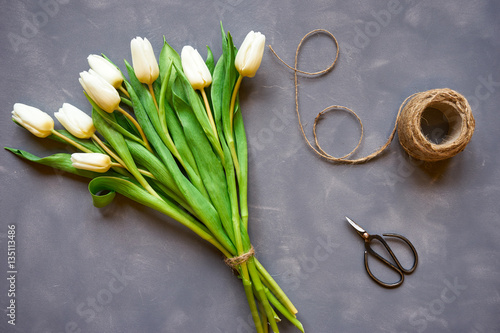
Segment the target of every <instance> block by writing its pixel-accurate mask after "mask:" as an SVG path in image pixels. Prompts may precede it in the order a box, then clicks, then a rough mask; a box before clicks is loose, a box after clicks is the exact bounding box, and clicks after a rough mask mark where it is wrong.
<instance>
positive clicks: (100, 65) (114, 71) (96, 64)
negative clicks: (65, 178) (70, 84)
mask: <svg viewBox="0 0 500 333" xmlns="http://www.w3.org/2000/svg"><path fill="white" fill-rule="evenodd" d="M87 60H88V62H89V66H90V68H92V69H93V70H94V71H95V72H96V73H97V74H99V75H100V76H101V77H102V78H103V79H104V80H106V81H108V83H109V84H111V85H112V86H113V87H114V88H119V87H120V86H121V85H122V83H123V76H122V73H121V72H120V70H119V69H118V68H116V66H115V65H113V64H112V63H111V62H109V61H108V60H107V59H105V58H104V57H102V56H100V55H97V54H91V55H89V56H88V57H87Z"/></svg>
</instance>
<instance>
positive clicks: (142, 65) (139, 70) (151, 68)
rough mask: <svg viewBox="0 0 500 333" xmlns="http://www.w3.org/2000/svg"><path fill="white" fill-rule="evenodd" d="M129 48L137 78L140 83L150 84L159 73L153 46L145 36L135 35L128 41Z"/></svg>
mask: <svg viewBox="0 0 500 333" xmlns="http://www.w3.org/2000/svg"><path fill="white" fill-rule="evenodd" d="M130 50H131V51H132V65H133V66H134V72H135V75H136V76H137V79H139V81H140V82H142V83H146V84H148V85H150V84H152V83H153V82H154V81H155V80H156V79H157V78H158V76H159V75H160V69H159V67H158V62H157V61H156V57H155V54H154V51H153V46H151V43H150V42H149V40H148V39H147V38H144V39H142V38H141V37H136V38H134V39H132V41H131V42H130Z"/></svg>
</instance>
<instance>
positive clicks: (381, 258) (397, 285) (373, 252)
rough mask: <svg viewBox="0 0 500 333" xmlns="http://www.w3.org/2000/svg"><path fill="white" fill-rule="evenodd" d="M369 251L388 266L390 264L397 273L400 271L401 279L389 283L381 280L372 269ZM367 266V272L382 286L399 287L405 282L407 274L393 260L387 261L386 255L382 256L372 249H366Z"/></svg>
mask: <svg viewBox="0 0 500 333" xmlns="http://www.w3.org/2000/svg"><path fill="white" fill-rule="evenodd" d="M368 252H370V253H371V254H373V255H374V256H375V257H376V258H378V259H379V260H382V261H383V262H384V263H385V264H386V265H387V266H389V267H390V268H391V269H392V270H394V271H395V272H396V273H398V274H399V281H397V282H394V283H387V282H384V281H382V280H380V279H379V278H377V277H376V276H375V275H373V273H372V271H371V270H370V266H369V265H368ZM365 268H366V272H367V273H368V275H369V276H370V277H371V278H372V279H373V281H375V282H377V283H378V284H380V285H381V286H382V287H385V288H396V287H399V286H400V285H401V284H402V283H403V281H404V280H405V276H404V274H403V272H402V271H401V270H400V269H399V268H397V267H396V266H394V265H393V264H392V263H391V262H389V261H387V260H386V259H385V258H384V257H382V256H380V255H379V254H378V253H377V252H375V251H373V250H372V249H369V250H368V249H367V250H365Z"/></svg>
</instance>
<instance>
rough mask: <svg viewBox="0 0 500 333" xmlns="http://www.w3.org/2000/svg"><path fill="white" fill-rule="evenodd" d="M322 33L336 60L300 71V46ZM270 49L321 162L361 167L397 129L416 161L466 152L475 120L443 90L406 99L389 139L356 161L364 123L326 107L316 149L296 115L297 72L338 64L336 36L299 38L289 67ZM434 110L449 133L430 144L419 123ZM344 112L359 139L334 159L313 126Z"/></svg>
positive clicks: (456, 96) (463, 103)
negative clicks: (289, 77)
mask: <svg viewBox="0 0 500 333" xmlns="http://www.w3.org/2000/svg"><path fill="white" fill-rule="evenodd" d="M318 33H321V34H325V35H327V36H329V37H330V38H331V39H332V40H333V42H334V43H335V49H336V52H335V59H334V60H333V62H332V63H331V64H330V66H328V67H327V68H325V69H323V70H320V71H317V72H307V71H301V70H299V69H298V68H297V63H298V57H299V52H300V49H301V47H302V43H303V42H304V41H305V40H306V39H307V38H309V37H310V36H311V35H314V34H318ZM269 49H270V50H271V52H272V53H273V54H274V55H275V56H276V58H277V59H278V60H279V61H281V62H282V63H283V64H284V65H285V66H286V67H288V68H289V69H291V70H293V71H294V79H295V80H294V85H295V111H296V113H297V118H298V121H299V127H300V131H301V133H302V136H303V137H304V139H305V141H306V143H307V145H308V146H309V147H310V148H311V149H312V150H313V151H314V152H315V153H316V154H318V155H320V156H321V157H323V158H324V159H326V160H328V161H332V162H338V163H345V164H360V163H364V162H367V161H369V160H371V159H373V158H375V157H377V156H379V155H380V154H381V153H382V152H383V151H385V150H386V149H387V147H389V145H390V144H391V142H392V140H393V139H394V135H395V134H396V130H398V137H399V142H400V144H401V146H402V147H403V148H404V149H405V150H406V152H407V153H408V154H409V155H410V156H412V157H414V158H417V159H419V160H423V161H439V160H444V159H447V158H450V157H452V156H455V155H456V154H458V153H459V152H461V151H462V150H464V149H465V146H466V145H467V144H468V143H469V141H470V139H471V137H472V134H473V132H474V128H475V121H474V117H473V116H472V111H471V108H470V105H469V103H468V102H467V100H466V99H465V97H464V96H462V95H461V94H460V93H458V92H456V91H454V90H451V89H448V88H444V89H433V90H428V91H424V92H418V93H415V94H413V95H411V96H409V97H407V98H406V99H405V100H404V102H403V103H402V104H401V106H400V107H399V111H398V114H397V116H396V122H395V124H394V128H393V130H392V132H391V134H390V136H389V139H388V140H387V142H386V143H385V144H384V145H383V146H381V147H380V148H379V149H377V150H376V151H375V152H373V153H371V154H369V155H367V156H365V157H361V158H357V159H348V157H350V156H351V155H352V154H354V153H355V152H356V150H357V149H358V148H359V146H360V145H361V141H362V140H363V123H362V122H361V119H360V118H359V116H358V115H357V114H356V112H354V111H353V110H351V109H349V108H348V107H345V106H341V105H332V106H329V107H327V108H325V109H324V110H323V111H321V112H320V113H318V115H317V116H316V118H315V119H314V124H313V136H314V143H315V146H314V145H313V144H312V143H311V141H309V139H308V138H307V136H306V134H305V131H304V127H303V125H302V121H301V118H300V113H299V89H298V87H299V84H298V73H301V74H304V75H306V76H319V75H322V74H325V73H327V72H329V71H330V70H332V69H333V67H334V66H335V64H336V63H337V59H338V57H339V50H340V48H339V44H338V42H337V39H336V38H335V36H334V35H333V34H332V33H331V32H329V31H328V30H325V29H315V30H312V31H310V32H309V33H307V34H306V35H305V36H304V37H302V39H301V41H300V42H299V45H298V46H297V50H296V51H295V63H294V67H292V66H290V65H288V64H287V63H286V62H285V61H284V60H283V59H281V58H280V57H279V56H278V54H277V53H276V52H275V51H274V50H273V48H272V46H271V45H269ZM430 109H437V110H438V111H440V112H441V113H442V114H443V118H445V119H446V121H447V122H448V124H449V130H448V133H447V135H446V137H445V138H444V140H443V141H442V142H441V143H439V144H436V143H433V142H431V141H430V140H429V138H428V137H427V136H426V135H425V134H424V133H422V127H421V125H422V121H424V122H425V121H426V119H425V118H424V115H423V113H424V112H425V111H426V110H430ZM338 110H342V111H346V112H348V113H350V114H352V115H353V116H354V117H355V118H356V120H357V122H358V123H359V126H360V131H361V133H360V137H359V141H358V144H357V145H356V147H354V149H353V150H351V152H350V153H348V154H346V155H344V156H341V157H335V156H332V155H330V154H328V153H327V152H325V151H324V150H323V148H321V146H320V144H319V140H318V136H317V134H316V127H317V124H318V122H319V120H320V119H321V117H322V116H323V115H324V114H325V113H328V112H330V111H338Z"/></svg>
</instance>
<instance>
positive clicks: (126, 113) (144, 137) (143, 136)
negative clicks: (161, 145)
mask: <svg viewBox="0 0 500 333" xmlns="http://www.w3.org/2000/svg"><path fill="white" fill-rule="evenodd" d="M116 110H117V111H119V112H121V113H122V114H123V115H124V116H125V117H126V118H127V119H128V120H130V121H131V122H132V124H134V126H135V127H136V128H137V130H138V131H139V134H140V135H141V137H142V141H143V142H144V145H145V146H146V148H147V149H148V150H149V151H150V152H153V150H152V149H151V146H150V145H149V142H148V139H146V135H145V134H144V131H143V130H142V128H141V126H140V125H139V123H138V122H137V120H135V119H134V117H132V116H131V115H130V114H129V113H128V112H127V111H125V110H123V109H122V108H121V107H120V106H118V108H117V109H116Z"/></svg>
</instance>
